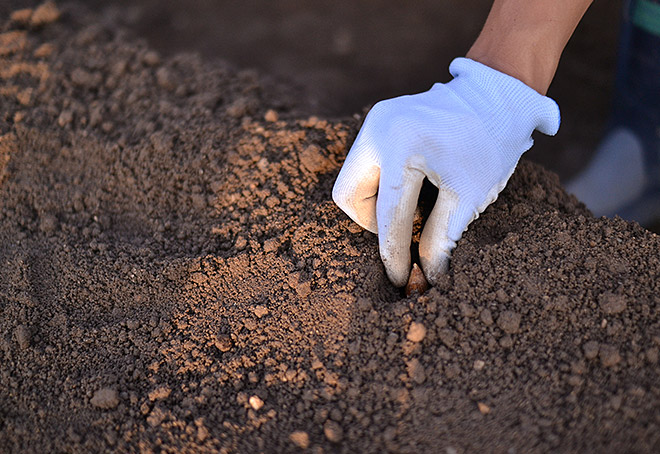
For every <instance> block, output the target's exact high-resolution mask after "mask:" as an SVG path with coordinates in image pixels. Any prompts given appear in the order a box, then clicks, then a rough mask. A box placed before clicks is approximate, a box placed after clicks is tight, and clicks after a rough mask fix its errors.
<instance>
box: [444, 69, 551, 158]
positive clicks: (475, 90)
mask: <svg viewBox="0 0 660 454" xmlns="http://www.w3.org/2000/svg"><path fill="white" fill-rule="evenodd" d="M449 72H450V73H451V74H452V75H453V76H454V79H453V80H452V81H451V82H449V83H448V84H446V85H447V86H448V87H451V88H452V89H454V90H456V92H458V93H461V98H462V99H463V100H464V101H465V102H466V103H467V104H468V105H470V106H471V107H472V108H473V109H474V110H475V111H477V112H479V114H480V116H481V117H482V118H483V119H484V125H485V126H486V128H487V129H488V130H489V132H490V133H491V134H492V136H493V138H495V139H496V140H498V141H500V143H502V144H503V145H508V146H506V148H508V149H518V150H520V147H521V145H522V148H523V149H522V151H526V150H528V149H529V148H530V147H531V146H532V143H533V142H532V140H531V138H530V137H531V134H532V132H533V131H534V130H535V129H537V130H539V131H540V132H542V133H543V134H547V135H555V134H556V133H557V131H558V130H559V124H560V118H561V117H560V114H559V106H558V105H557V103H556V102H555V101H554V100H552V99H551V98H549V97H547V96H543V95H541V94H540V93H539V92H537V91H536V90H534V89H533V88H530V87H529V86H527V85H525V84H524V83H523V82H521V81H520V80H518V79H516V78H515V77H511V76H509V75H507V74H504V73H502V72H500V71H497V70H495V69H493V68H490V67H488V66H486V65H484V64H482V63H479V62H476V61H474V60H471V59H469V58H456V59H454V61H452V62H451V64H450V65H449ZM459 87H460V88H459ZM484 115H485V116H484ZM523 143H524V145H523ZM527 143H528V144H527Z"/></svg>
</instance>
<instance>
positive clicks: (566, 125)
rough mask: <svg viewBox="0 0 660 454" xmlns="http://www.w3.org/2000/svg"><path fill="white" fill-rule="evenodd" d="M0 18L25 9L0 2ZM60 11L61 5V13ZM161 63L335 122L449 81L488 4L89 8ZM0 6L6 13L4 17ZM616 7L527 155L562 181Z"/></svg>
mask: <svg viewBox="0 0 660 454" xmlns="http://www.w3.org/2000/svg"><path fill="white" fill-rule="evenodd" d="M1 3H4V4H5V6H4V7H2V6H0V13H5V12H7V11H9V10H10V9H12V8H15V7H20V6H29V5H33V4H35V3H40V2H35V1H31V0H0V4H1ZM64 3H65V2H60V4H64ZM85 5H86V6H88V7H89V8H91V9H92V10H94V11H96V12H98V13H99V14H101V15H102V16H103V17H104V18H105V19H107V20H111V21H115V22H118V23H120V24H122V25H124V26H126V27H127V28H129V29H130V30H131V31H132V32H133V33H134V34H135V35H137V36H140V37H143V38H145V39H146V40H147V41H148V42H149V44H150V45H151V46H152V47H153V48H155V49H157V50H158V51H160V52H161V54H163V55H171V54H173V53H176V52H181V51H185V52H190V51H192V52H198V53H200V54H201V55H202V56H203V57H204V58H205V59H210V60H212V59H224V60H228V61H229V62H231V63H232V64H233V65H235V66H237V67H240V68H254V69H256V70H258V71H259V72H260V73H264V74H270V75H272V76H275V77H276V78H278V79H280V80H283V81H286V82H287V83H289V84H292V85H294V86H296V87H297V88H298V89H300V92H301V93H303V98H304V99H303V101H304V102H303V105H304V106H305V110H307V111H308V112H309V113H310V114H317V115H322V116H330V117H340V116H347V115H351V114H353V113H356V112H362V110H363V109H364V108H365V107H368V106H370V105H371V104H373V103H375V102H377V101H379V100H381V99H385V98H391V97H393V96H397V95H401V94H411V93H417V92H420V91H424V90H427V89H428V88H429V87H430V86H431V85H432V84H433V83H434V82H446V81H448V80H449V79H450V75H449V73H448V66H449V63H450V62H451V60H452V59H453V58H454V57H456V56H462V55H464V54H465V52H466V51H467V50H468V48H469V47H470V45H471V44H472V42H473V41H474V39H475V38H476V37H477V35H478V33H479V30H480V29H481V26H482V25H483V23H484V20H485V18H486V16H487V14H488V10H489V8H490V5H491V0H462V1H451V0H416V1H414V2H402V1H396V0H315V1H308V2H304V1H300V0H87V1H86V2H85ZM3 9H4V11H3ZM620 9H621V1H613V0H599V1H597V2H594V4H593V5H592V7H591V8H590V10H589V11H588V12H587V14H586V16H585V18H584V20H583V21H582V23H581V24H580V25H579V27H578V29H577V31H576V33H575V35H574V36H573V38H572V39H571V41H570V42H569V45H568V47H567V49H566V51H565V53H564V57H563V59H562V61H561V64H560V67H559V70H558V72H557V75H556V77H555V81H554V82H553V84H552V86H551V87H550V91H549V93H548V94H549V96H551V97H553V98H554V99H555V100H556V101H557V102H558V103H559V106H560V108H561V112H562V127H561V129H560V132H559V134H558V135H557V137H555V138H547V137H545V136H542V135H541V134H538V135H537V136H536V138H537V141H536V145H535V147H534V148H533V149H532V150H531V151H530V152H529V153H528V154H527V155H526V156H527V157H528V158H530V159H533V160H535V161H537V162H540V163H541V164H543V165H544V166H546V167H547V168H550V169H552V170H554V171H556V172H558V173H559V174H560V176H561V177H562V178H566V177H568V176H570V175H572V174H574V173H575V172H576V171H577V170H578V169H579V168H580V166H582V165H584V163H585V162H586V160H588V157H589V154H590V153H591V152H592V151H593V149H594V148H595V146H596V145H597V143H598V141H599V138H600V137H601V135H602V133H603V129H604V127H605V125H606V121H607V118H608V115H609V110H610V99H611V94H612V86H613V82H614V67H615V60H616V51H617V36H618V31H619V19H620Z"/></svg>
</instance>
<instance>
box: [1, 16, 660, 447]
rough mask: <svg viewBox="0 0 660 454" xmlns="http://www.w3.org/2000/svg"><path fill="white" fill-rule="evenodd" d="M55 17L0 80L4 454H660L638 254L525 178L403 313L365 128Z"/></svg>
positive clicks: (653, 294) (249, 81)
mask: <svg viewBox="0 0 660 454" xmlns="http://www.w3.org/2000/svg"><path fill="white" fill-rule="evenodd" d="M68 5H69V6H61V8H60V13H61V14H60V18H59V20H58V21H55V22H53V23H49V24H45V25H43V26H42V27H38V28H35V29H29V30H23V29H20V30H22V31H25V34H24V35H22V36H23V38H21V39H23V40H24V42H23V44H22V45H20V46H15V45H14V44H10V45H11V46H14V47H12V50H11V52H9V51H7V52H6V53H4V54H3V56H2V57H0V58H2V64H1V67H0V77H1V78H2V85H3V87H4V88H3V90H4V91H2V92H1V93H0V96H1V97H2V102H1V103H0V269H1V271H0V358H1V360H0V451H3V452H5V451H6V452H18V451H21V452H60V451H62V452H158V451H161V452H202V453H203V452H209V453H210V452H222V453H230V452H246V453H247V452H268V453H276V452H278V453H279V452H300V451H301V450H307V451H308V452H315V453H321V452H347V453H348V452H365V453H367V452H404V453H405V452H411V453H412V452H438V451H439V452H445V451H446V452H484V451H490V452H503V453H504V452H513V451H515V452H549V451H552V452H623V451H635V452H657V450H658V447H659V445H660V435H659V434H660V430H659V427H658V425H659V424H660V420H658V412H657V409H658V406H659V405H660V388H659V387H658V385H657V377H658V373H660V368H659V365H658V351H659V350H658V349H659V347H660V323H659V313H658V308H659V306H660V297H659V296H658V295H660V281H659V280H658V276H660V256H659V254H658V251H659V250H660V239H659V238H658V237H657V236H656V235H655V234H653V233H650V232H648V231H646V230H644V229H642V228H640V227H639V226H638V225H636V224H631V223H627V222H624V221H622V220H620V219H613V220H611V219H595V218H593V217H591V216H590V215H589V213H588V212H587V211H586V210H585V209H584V207H583V206H582V205H581V204H579V203H578V202H577V201H576V200H575V199H574V198H572V197H569V196H568V195H566V194H565V192H564V191H563V190H562V189H561V187H560V186H559V184H558V180H557V178H556V176H555V175H553V174H550V173H549V172H547V171H545V170H543V169H542V168H540V167H538V166H535V165H532V164H530V163H527V162H521V164H520V166H519V168H518V170H517V171H516V173H515V174H514V176H513V177H512V180H511V181H510V184H509V185H508V187H507V189H506V190H505V191H504V192H503V193H502V194H501V196H500V198H499V199H498V201H497V202H496V203H495V204H494V205H492V206H491V207H489V208H488V209H487V210H486V211H485V212H484V213H483V215H482V216H481V217H480V218H479V219H478V220H477V221H476V222H475V223H474V224H473V225H472V226H471V227H470V229H469V230H468V231H467V232H466V233H465V235H464V238H463V239H462V240H461V241H460V242H459V245H458V247H457V249H456V251H455V253H454V255H453V259H452V263H451V267H450V270H449V273H448V274H447V275H446V276H445V278H444V279H443V280H442V282H441V283H440V285H438V286H437V287H435V288H432V289H430V290H428V291H427V292H426V293H423V294H421V295H420V294H419V293H417V292H415V293H413V294H412V295H411V296H409V297H406V296H404V295H403V294H402V292H401V291H400V290H399V289H396V288H393V287H392V286H391V285H390V284H389V282H388V280H387V278H386V276H385V273H384V270H383V267H382V264H381V262H380V259H379V256H378V250H377V239H376V237H375V236H374V235H372V234H370V233H368V232H365V231H363V230H362V229H360V228H359V227H357V226H356V225H355V224H354V223H352V222H351V221H350V220H349V219H348V218H347V217H346V216H345V215H344V214H343V213H342V212H341V211H340V210H339V209H338V208H337V207H336V206H335V205H334V204H333V203H332V201H331V195H330V194H331V188H332V184H333V181H334V179H335V177H336V175H337V173H338V171H339V168H340V166H341V163H342V160H343V158H344V156H345V154H346V151H347V147H348V145H349V144H350V142H351V141H352V139H353V137H354V136H355V134H356V132H357V128H358V124H357V121H356V120H354V119H346V120H343V121H339V120H337V121H330V120H326V119H322V118H316V117H311V118H295V117H293V116H292V115H291V114H290V112H291V111H293V108H292V106H290V105H289V104H287V102H288V101H287V102H285V101H284V100H283V99H282V98H280V97H279V95H277V96H275V95H274V94H273V92H270V91H269V90H267V89H266V88H265V84H264V83H263V82H262V79H261V78H260V77H259V76H258V75H257V74H255V73H254V72H251V71H238V70H235V69H232V68H230V67H228V66H223V65H222V64H220V63H218V64H215V65H211V64H208V63H204V62H202V61H201V60H200V59H199V58H196V57H194V56H190V55H179V56H176V57H174V58H161V57H159V56H158V55H155V54H154V52H153V51H152V50H150V49H149V48H147V47H146V46H145V45H144V44H142V43H140V42H139V41H135V40H130V39H128V38H126V37H125V35H124V34H123V32H122V31H121V30H119V29H117V28H115V27H113V26H111V25H108V24H105V25H99V24H98V22H95V21H94V20H93V19H92V18H90V17H88V16H86V15H84V14H82V13H80V12H79V11H78V10H77V9H76V8H75V7H74V6H72V5H75V4H68ZM16 27H19V25H16V22H15V21H14V22H12V21H9V22H8V24H6V25H5V26H4V28H3V30H2V31H3V33H12V32H14V31H16V30H17V28H16ZM10 41H11V40H10ZM8 42H9V41H8ZM43 46H47V48H48V49H50V51H49V52H36V51H37V50H38V49H43V48H44V47H43ZM8 87H14V88H12V89H11V90H9V89H8ZM281 90H282V91H285V90H286V89H285V88H282V89H281ZM26 92H27V93H29V96H26V95H20V94H21V93H26ZM278 93H279V92H278Z"/></svg>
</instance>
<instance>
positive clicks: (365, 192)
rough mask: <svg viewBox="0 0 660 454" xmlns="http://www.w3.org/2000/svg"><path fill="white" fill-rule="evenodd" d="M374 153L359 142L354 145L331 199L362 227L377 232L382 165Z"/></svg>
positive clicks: (338, 177)
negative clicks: (378, 162) (377, 204)
mask: <svg viewBox="0 0 660 454" xmlns="http://www.w3.org/2000/svg"><path fill="white" fill-rule="evenodd" d="M356 142H357V141H356ZM363 151H367V152H366V153H365V152H363ZM372 156H373V154H372V153H368V150H364V148H363V147H362V146H360V145H354V146H353V148H351V151H350V152H349V153H348V156H347V157H346V161H345V162H344V165H343V166H342V168H341V171H340V172H339V175H338V176H337V180H336V181H335V185H334V187H333V188H332V199H333V200H334V201H335V203H336V204H337V206H339V208H341V209H342V211H344V213H346V214H347V215H348V217H350V218H351V219H352V220H354V221H355V222H356V223H358V224H359V225H360V226H361V227H362V228H365V229H367V230H369V231H370V232H372V233H378V224H377V222H376V198H377V195H378V184H379V180H380V166H378V164H377V162H376V160H375V159H374V158H373V157H372Z"/></svg>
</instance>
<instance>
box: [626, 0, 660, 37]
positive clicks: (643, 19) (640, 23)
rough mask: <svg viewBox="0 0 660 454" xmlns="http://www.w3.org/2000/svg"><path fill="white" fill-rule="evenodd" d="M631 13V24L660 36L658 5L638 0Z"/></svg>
mask: <svg viewBox="0 0 660 454" xmlns="http://www.w3.org/2000/svg"><path fill="white" fill-rule="evenodd" d="M636 3H637V4H636V5H635V7H634V10H633V12H632V23H633V24H635V26H637V27H639V28H641V29H642V30H644V31H646V32H648V33H652V34H654V35H656V36H660V3H656V2H653V1H650V0H638V1H637V2H636Z"/></svg>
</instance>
